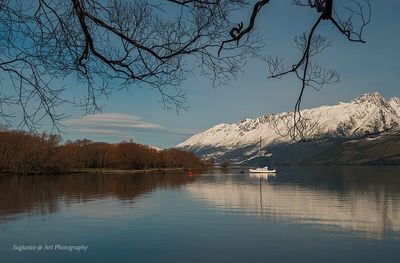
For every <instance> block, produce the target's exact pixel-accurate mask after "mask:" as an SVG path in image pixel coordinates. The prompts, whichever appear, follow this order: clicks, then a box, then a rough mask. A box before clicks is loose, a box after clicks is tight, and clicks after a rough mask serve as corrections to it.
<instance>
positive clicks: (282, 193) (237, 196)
mask: <svg viewBox="0 0 400 263" xmlns="http://www.w3.org/2000/svg"><path fill="white" fill-rule="evenodd" d="M278 169H279V170H278V173H277V175H276V176H266V175H261V176H250V175H249V174H248V173H247V172H246V171H245V172H244V173H241V172H242V171H244V169H243V170H241V169H231V170H225V171H223V170H214V171H208V172H203V173H196V172H194V173H193V174H192V175H188V174H185V173H183V172H182V173H173V174H108V175H106V174H102V175H92V174H84V175H82V174H73V175H59V176H55V175H53V176H10V175H2V176H0V262H5V263H12V262H191V263H193V262H400V168H399V167H280V168H278Z"/></svg>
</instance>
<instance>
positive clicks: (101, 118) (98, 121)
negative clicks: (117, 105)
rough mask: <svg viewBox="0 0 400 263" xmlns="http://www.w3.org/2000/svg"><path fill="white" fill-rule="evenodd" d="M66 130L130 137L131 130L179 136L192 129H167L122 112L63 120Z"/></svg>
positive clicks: (186, 134) (193, 131)
mask: <svg viewBox="0 0 400 263" xmlns="http://www.w3.org/2000/svg"><path fill="white" fill-rule="evenodd" d="M64 125H66V126H67V130H68V131H71V132H78V133H85V134H91V135H97V136H109V137H126V138H127V137H129V138H131V137H132V132H154V133H164V134H172V135H180V136H188V135H193V134H195V133H197V132H198V130H194V129H168V128H166V127H164V126H162V125H160V124H157V123H151V122H145V121H143V120H142V119H141V118H140V117H138V116H134V115H128V114H123V113H104V114H95V115H86V116H82V117H79V118H73V119H67V120H65V121H64Z"/></svg>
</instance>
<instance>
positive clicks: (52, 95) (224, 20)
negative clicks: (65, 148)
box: [0, 0, 370, 131]
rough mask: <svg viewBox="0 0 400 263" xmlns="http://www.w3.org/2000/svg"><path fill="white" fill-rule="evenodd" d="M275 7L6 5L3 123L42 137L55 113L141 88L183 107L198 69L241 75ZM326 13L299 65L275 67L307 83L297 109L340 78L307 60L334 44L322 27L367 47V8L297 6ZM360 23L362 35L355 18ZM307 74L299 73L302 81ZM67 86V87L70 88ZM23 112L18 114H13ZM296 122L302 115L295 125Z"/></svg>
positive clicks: (234, 1)
mask: <svg viewBox="0 0 400 263" xmlns="http://www.w3.org/2000/svg"><path fill="white" fill-rule="evenodd" d="M269 2H270V1H269V0H259V1H255V2H252V1H248V0H164V1H159V2H157V1H150V0H135V1H123V0H113V1H100V0H70V1H65V0H0V74H1V75H0V77H2V83H1V87H2V89H1V91H0V118H2V119H3V121H5V122H6V123H7V122H9V121H10V120H11V118H13V117H16V116H21V118H20V119H21V122H20V124H19V128H28V129H29V130H31V131H36V129H37V128H38V127H39V126H40V123H41V122H42V121H43V120H44V119H45V118H49V119H50V120H51V123H53V128H55V129H59V125H60V120H61V119H62V118H63V117H65V116H64V115H63V114H60V113H59V112H58V111H57V106H59V105H60V104H63V103H72V104H74V105H76V106H79V107H83V108H84V109H85V110H86V112H96V111H98V110H101V105H99V104H98V103H97V99H98V98H99V97H100V96H103V95H104V96H108V95H109V94H111V93H113V92H116V91H120V90H126V89H130V88H131V87H132V86H133V85H135V86H136V87H146V88H150V89H154V90H156V91H157V92H158V93H159V94H160V97H161V102H162V104H163V106H164V107H165V108H167V109H175V110H176V111H179V110H180V109H182V108H185V104H184V102H185V97H186V94H185V92H184V90H183V89H182V88H181V84H182V82H183V81H184V80H185V78H186V77H187V76H188V75H189V74H190V73H191V72H192V71H193V65H197V66H198V68H199V71H200V72H201V74H203V75H204V76H207V77H208V78H210V79H211V82H212V85H213V86H218V85H220V84H225V83H227V82H228V81H229V80H230V79H231V78H232V77H235V76H236V75H237V73H238V72H239V71H240V69H241V67H242V66H243V64H244V63H245V58H246V57H247V56H249V55H252V54H256V53H257V51H258V49H259V48H260V47H262V42H261V39H260V38H259V37H258V36H257V34H255V32H253V31H254V25H255V23H256V20H257V17H258V14H259V13H260V12H261V11H262V9H263V8H265V7H266V6H267V5H268V3H269ZM293 2H294V4H295V5H298V6H307V7H310V8H313V9H315V10H316V11H317V12H319V13H321V15H320V17H319V19H318V20H317V21H316V23H315V25H314V26H313V27H312V29H311V30H310V32H308V34H305V35H302V36H301V37H299V38H298V40H297V42H296V44H297V46H298V47H299V49H300V51H301V53H302V56H301V59H300V60H299V61H298V62H297V63H296V64H295V65H293V66H292V67H291V68H289V69H287V68H286V67H284V66H283V65H282V63H281V62H282V61H281V60H279V59H278V60H277V59H270V60H268V61H267V62H268V65H269V68H270V70H271V72H272V76H271V77H274V78H277V77H280V76H282V75H285V74H288V73H294V74H296V75H297V76H298V77H299V79H301V80H302V89H301V93H300V96H299V100H298V103H297V104H296V108H295V109H296V111H298V110H299V109H300V103H301V98H302V95H303V90H304V88H305V87H306V86H312V87H316V86H322V85H324V84H329V83H331V82H334V81H335V78H336V73H335V72H334V71H324V70H322V69H321V68H320V67H319V66H318V65H317V64H315V63H312V62H311V61H310V58H311V57H313V56H314V55H315V54H317V53H319V52H320V51H321V50H323V49H324V48H325V47H326V46H327V44H326V43H327V42H326V40H325V38H323V37H315V31H316V29H317V27H318V26H319V25H320V23H321V21H322V20H326V21H329V22H331V23H332V24H333V25H334V26H335V27H336V28H337V29H338V30H339V31H340V32H341V33H342V34H343V35H344V36H345V37H347V38H348V39H349V40H350V41H357V42H364V40H363V39H362V35H363V30H364V27H365V26H366V25H367V24H368V22H369V18H370V5H369V3H368V2H366V3H367V9H368V10H369V11H368V12H369V13H368V12H367V13H365V11H366V10H365V8H364V6H363V5H361V4H360V2H355V1H354V3H353V4H354V5H355V7H357V8H358V9H355V8H350V7H348V8H347V9H346V10H347V11H348V12H349V16H348V18H346V19H341V18H339V15H338V12H337V11H336V9H335V8H334V6H333V1H332V0H315V1H312V0H307V1H302V0H293ZM247 8H250V9H251V12H250V15H249V18H248V21H244V22H240V23H238V22H237V21H235V20H236V19H235V15H234V14H235V12H237V11H238V10H241V9H247ZM357 17H358V18H360V19H361V26H360V29H359V30H355V26H354V23H353V22H352V21H353V20H354V19H355V18H357ZM301 73H302V74H301ZM71 78H74V79H77V80H78V81H79V83H80V84H84V85H82V86H84V87H85V94H86V95H84V96H82V97H80V99H73V100H67V99H66V98H65V97H64V96H63V91H64V90H65V87H64V86H63V84H65V83H66V82H67V81H70V80H71ZM62 80H65V81H64V82H63V81H62ZM16 106H17V107H18V108H19V109H20V114H18V113H17V114H15V113H14V111H13V110H14V109H15V108H16ZM295 120H296V118H295Z"/></svg>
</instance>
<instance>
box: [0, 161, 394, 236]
mask: <svg viewBox="0 0 400 263" xmlns="http://www.w3.org/2000/svg"><path fill="white" fill-rule="evenodd" d="M159 188H161V189H167V190H168V193H171V194H172V195H166V196H165V197H163V198H166V200H165V202H166V204H167V207H166V209H170V210H172V209H174V208H175V211H176V213H183V212H185V213H189V214H195V211H194V210H193V211H190V209H189V210H187V208H185V209H183V210H182V211H181V210H179V209H178V208H176V207H179V206H180V205H182V204H184V203H185V202H184V201H186V204H187V203H189V204H190V206H191V207H192V206H193V207H196V206H195V205H196V204H195V203H197V204H198V202H196V201H198V200H200V201H202V203H203V204H206V206H207V207H210V206H211V207H212V208H213V209H217V210H218V211H229V212H234V213H238V214H244V215H248V216H251V217H255V218H263V219H267V220H269V219H274V220H276V221H284V222H289V223H299V224H313V225H317V226H319V227H321V228H323V229H332V228H334V229H342V230H345V231H357V232H360V233H362V234H363V236H366V237H370V238H374V239H382V238H384V237H385V236H386V235H387V234H393V233H396V235H397V234H398V233H400V176H399V175H398V168H377V167H368V168H363V167H358V168H351V167H342V168H330V167H323V168H306V167H302V168H281V169H280V170H279V173H278V174H277V175H276V176H274V175H271V174H257V175H248V174H241V173H240V170H239V171H232V170H231V171H222V172H219V171H214V172H211V173H204V174H203V175H201V176H198V175H194V176H188V175H186V174H183V173H182V174H164V175H160V174H153V175H151V174H135V175H122V174H117V175H62V176H0V223H1V222H4V221H7V222H9V221H10V220H13V219H15V218H23V217H26V216H27V215H29V216H35V215H48V214H52V213H57V212H60V211H61V210H62V209H65V208H66V207H67V208H68V207H71V209H70V210H68V211H66V213H65V214H63V215H62V216H70V217H71V216H73V217H75V218H83V217H86V218H87V220H89V221H88V222H89V223H90V224H93V223H95V222H98V221H96V220H97V219H99V218H100V219H101V218H103V219H107V218H117V217H124V216H126V215H125V214H124V213H130V212H132V208H133V207H132V205H130V204H132V203H136V204H137V203H139V205H146V206H151V205H152V203H151V202H136V201H138V199H140V198H143V197H145V196H148V195H153V191H154V190H155V189H159ZM178 192H179V193H178ZM180 192H183V193H186V194H188V195H182V197H181V198H186V199H185V200H183V199H178V200H177V199H172V198H173V196H174V195H173V194H174V193H178V194H180ZM194 200H195V201H194ZM72 203H73V204H75V205H74V206H70V204H72ZM157 209H159V207H155V208H154V207H149V208H148V209H147V210H146V211H150V210H151V212H152V214H153V215H154V216H156V217H157V216H159V215H158V213H162V212H161V211H160V210H157ZM193 209H196V208H193ZM141 211H142V210H141ZM202 213H203V214H201V216H203V217H205V218H208V217H210V218H212V217H213V216H214V215H213V214H207V213H208V212H207V211H206V210H204V211H203V210H202ZM130 215H131V214H130ZM94 218H95V219H96V220H94ZM90 220H94V221H90ZM166 227H168V226H166Z"/></svg>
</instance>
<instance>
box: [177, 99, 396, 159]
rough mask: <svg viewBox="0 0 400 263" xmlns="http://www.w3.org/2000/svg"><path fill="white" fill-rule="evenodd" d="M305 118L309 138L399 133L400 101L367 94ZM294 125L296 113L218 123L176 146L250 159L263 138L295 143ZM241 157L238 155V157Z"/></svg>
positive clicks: (306, 113) (307, 112) (304, 113)
mask: <svg viewBox="0 0 400 263" xmlns="http://www.w3.org/2000/svg"><path fill="white" fill-rule="evenodd" d="M301 115H302V116H304V117H305V118H306V119H308V120H309V121H308V123H309V125H310V126H312V127H314V128H313V129H309V131H306V135H307V138H309V139H313V138H321V137H325V136H328V135H329V136H337V137H344V138H357V137H361V136H364V135H365V134H372V133H379V132H382V131H388V130H393V129H395V130H398V128H399V124H400V99H399V98H396V97H395V98H391V99H389V100H385V99H384V98H383V97H382V96H381V95H380V94H379V93H377V92H375V93H370V94H363V95H361V96H359V97H357V98H355V99H353V100H352V101H350V102H348V103H339V104H337V105H334V106H321V107H318V108H312V109H305V110H302V111H301ZM292 124H293V112H289V113H286V112H283V113H277V114H271V115H264V116H261V117H257V118H254V119H245V120H243V121H240V122H237V123H232V124H224V123H222V124H218V125H216V126H214V127H212V128H210V129H208V130H206V131H204V132H201V133H198V134H195V135H193V136H192V137H190V138H189V139H187V140H186V141H184V142H182V143H180V144H178V145H177V146H176V147H177V148H180V149H184V150H187V151H192V152H194V153H196V154H197V155H199V156H202V157H205V158H208V157H214V158H217V159H221V158H222V157H224V156H227V155H229V153H232V152H238V151H239V152H240V155H242V156H243V158H240V159H246V157H247V158H249V157H251V156H254V154H255V153H256V152H257V147H255V146H256V145H257V144H258V143H259V140H260V137H261V139H262V145H263V148H265V147H267V146H268V145H272V144H279V143H292V142H293V141H292V138H291V137H290V136H288V131H289V129H290V127H291V126H292ZM236 155H237V154H236Z"/></svg>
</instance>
